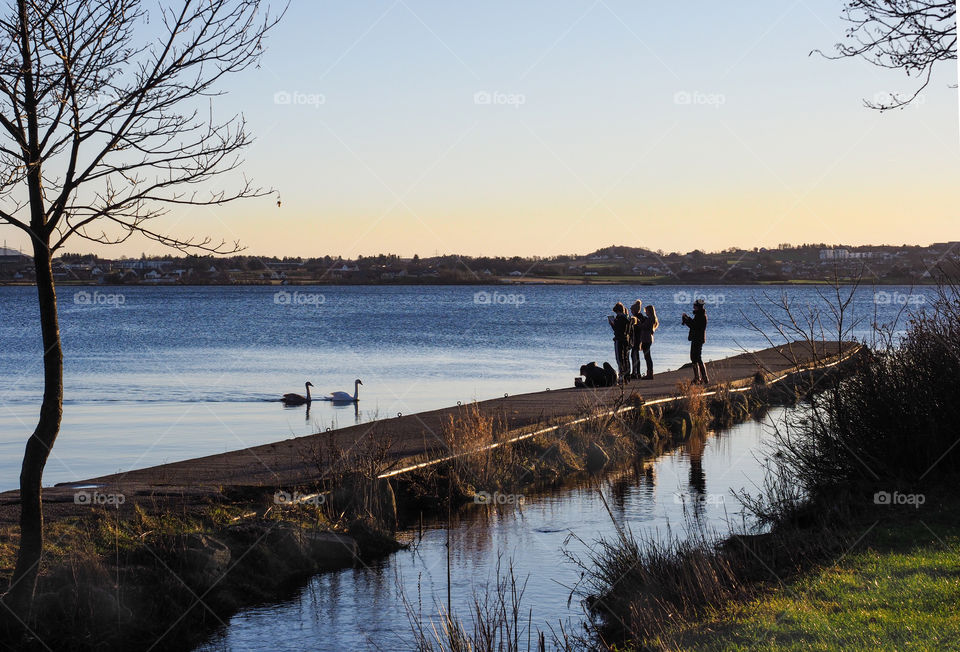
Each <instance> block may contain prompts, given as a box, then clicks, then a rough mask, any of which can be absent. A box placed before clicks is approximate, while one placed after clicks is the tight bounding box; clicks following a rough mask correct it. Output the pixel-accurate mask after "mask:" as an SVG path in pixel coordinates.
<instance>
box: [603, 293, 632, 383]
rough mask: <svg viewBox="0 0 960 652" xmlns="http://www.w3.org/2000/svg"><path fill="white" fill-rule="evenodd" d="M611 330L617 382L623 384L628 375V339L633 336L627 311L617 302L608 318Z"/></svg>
mask: <svg viewBox="0 0 960 652" xmlns="http://www.w3.org/2000/svg"><path fill="white" fill-rule="evenodd" d="M607 320H608V321H609V322H610V327H611V328H612V329H613V352H614V355H616V358H617V377H618V382H625V381H626V380H627V378H628V377H629V375H630V339H631V337H632V335H633V333H632V332H631V331H632V330H633V323H632V320H631V318H630V317H629V316H628V315H627V309H626V308H624V307H623V304H622V303H620V302H619V301H618V302H617V305H615V306H614V307H613V316H612V317H608V318H607Z"/></svg>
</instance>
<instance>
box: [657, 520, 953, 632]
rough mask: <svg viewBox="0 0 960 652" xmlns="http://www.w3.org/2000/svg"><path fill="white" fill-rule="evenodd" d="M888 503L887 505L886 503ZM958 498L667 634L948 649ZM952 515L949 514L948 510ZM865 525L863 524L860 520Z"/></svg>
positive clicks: (881, 528) (878, 530)
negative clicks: (935, 511) (942, 508)
mask: <svg viewBox="0 0 960 652" xmlns="http://www.w3.org/2000/svg"><path fill="white" fill-rule="evenodd" d="M887 509H890V508H887ZM958 511H960V510H958V509H957V508H956V505H954V506H953V507H952V509H950V510H949V511H942V512H940V514H938V515H936V518H938V520H940V521H941V522H940V523H932V522H930V523H928V522H927V521H928V520H930V519H929V515H928V514H926V513H924V514H923V515H922V516H918V515H916V514H907V513H905V514H904V515H903V516H902V517H901V518H900V519H897V520H895V521H893V522H888V523H881V524H879V525H876V527H874V528H873V529H871V530H870V533H869V534H868V535H867V536H866V537H865V538H864V539H862V540H861V541H860V543H859V544H858V545H857V548H856V550H854V551H853V552H851V553H849V554H847V555H846V556H844V557H843V558H842V559H840V561H839V562H837V563H835V564H830V565H824V566H822V567H819V568H816V569H814V570H811V571H809V572H807V573H805V574H803V575H801V576H799V577H797V578H795V579H793V580H791V581H788V582H787V583H785V584H782V585H779V586H776V587H775V588H772V589H771V590H769V592H767V593H765V594H763V595H761V596H759V597H756V598H754V599H752V600H749V601H747V602H744V603H735V604H730V605H727V606H726V607H724V608H722V609H719V610H717V611H714V612H712V613H710V614H708V615H707V616H705V617H704V618H703V619H702V620H700V621H699V622H696V623H692V624H688V625H685V626H683V627H680V628H678V629H677V630H676V631H673V632H668V633H666V634H665V635H664V636H662V637H660V638H659V639H658V640H657V641H654V645H653V647H657V646H660V647H663V648H666V649H680V650H694V649H695V650H718V651H719V650H724V651H728V650H729V651H733V650H837V649H845V650H854V649H862V650H937V649H939V650H945V649H957V648H958V645H960V617H958V608H957V605H958V604H960V525H957V519H956V516H957V515H958ZM948 515H949V519H947V518H946V517H947V516H948ZM861 525H866V526H867V527H869V524H868V523H867V524H863V523H862V524H861Z"/></svg>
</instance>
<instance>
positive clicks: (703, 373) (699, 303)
mask: <svg viewBox="0 0 960 652" xmlns="http://www.w3.org/2000/svg"><path fill="white" fill-rule="evenodd" d="M681 322H682V323H683V325H684V326H686V327H687V328H689V329H690V334H689V335H687V339H688V340H690V362H692V363H693V382H694V383H695V384H700V385H707V384H709V382H710V379H709V378H708V377H707V368H706V366H705V365H704V364H703V343H704V342H706V341H707V311H706V309H705V308H704V307H703V299H697V300H696V301H694V302H693V317H692V318H691V317H690V316H689V315H687V313H683V317H682V318H681Z"/></svg>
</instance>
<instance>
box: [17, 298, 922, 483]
mask: <svg viewBox="0 0 960 652" xmlns="http://www.w3.org/2000/svg"><path fill="white" fill-rule="evenodd" d="M781 292H787V294H788V296H789V297H790V300H791V302H792V303H793V304H794V305H796V306H810V305H815V304H818V303H820V302H821V300H820V299H819V298H818V294H817V289H816V288H814V287H789V288H778V287H758V286H749V287H730V286H717V287H687V286H684V287H670V286H657V287H629V286H555V285H537V286H501V287H496V288H494V287H467V286H456V287H450V286H444V287H419V286H403V287H399V286H394V287H345V286H334V287H330V286H324V287H296V288H294V287H286V288H278V287H63V288H60V291H59V300H60V317H61V332H62V337H63V344H64V350H65V370H64V381H65V393H64V418H63V427H62V432H61V435H60V438H59V439H58V441H57V445H56V447H55V449H54V451H53V454H52V456H51V459H50V462H49V464H48V466H47V470H46V473H45V476H44V481H45V483H46V484H52V483H55V482H64V481H72V480H78V479H83V478H89V477H92V476H95V475H101V474H106V473H113V472H117V471H122V470H128V469H132V468H140V467H145V466H150V465H154V464H160V463H163V462H169V461H175V460H179V459H184V458H190V457H195V456H199V455H207V454H212V453H219V452H224V451H228V450H234V449H238V448H243V447H246V446H251V445H256V444H261V443H265V442H270V441H275V440H277V439H282V438H285V437H291V436H299V435H304V434H308V433H312V432H318V431H320V430H323V429H325V428H328V427H336V426H338V425H339V426H343V425H350V424H353V423H355V422H357V421H361V420H367V419H371V418H375V417H377V416H392V415H395V414H396V413H398V412H402V413H404V414H409V413H413V412H418V411H423V410H428V409H433V408H440V407H445V406H448V405H452V404H455V403H456V402H457V401H464V402H466V401H471V400H475V399H476V400H482V399H487V398H493V397H496V396H501V395H503V394H504V393H510V394H514V393H520V392H529V391H534V390H542V389H544V388H546V387H552V388H556V387H565V386H569V385H570V384H572V382H573V377H574V376H575V375H576V374H577V371H578V369H579V367H580V365H581V364H583V363H585V362H588V361H590V360H597V361H598V362H599V361H603V360H611V361H612V360H613V352H612V343H611V333H610V328H609V326H608V325H607V322H606V315H607V314H610V308H611V306H612V305H613V304H614V302H616V301H617V300H622V301H624V302H627V303H629V302H631V301H632V300H633V299H635V298H637V297H641V298H642V299H643V300H644V302H645V303H653V304H654V305H655V306H656V307H657V310H658V314H659V317H660V320H661V327H660V330H659V331H658V332H657V335H656V343H655V344H654V348H653V355H654V360H655V364H656V368H657V370H664V369H667V368H677V367H678V366H680V365H681V364H683V363H684V362H685V361H686V360H687V351H688V344H687V341H686V333H687V329H686V328H685V327H683V326H681V325H680V314H681V312H683V311H684V310H686V311H688V312H689V310H690V301H691V295H693V294H702V295H705V296H706V299H707V302H708V305H707V309H708V314H709V318H710V327H709V331H708V335H707V339H708V341H707V344H706V346H705V347H704V355H705V357H706V358H708V359H717V358H721V357H725V356H728V355H730V354H733V353H738V352H740V351H742V350H744V349H748V350H753V349H759V348H763V347H765V346H767V342H766V340H765V339H764V338H763V336H762V335H760V334H759V333H757V332H754V331H752V330H751V329H749V328H748V327H747V320H753V321H754V322H757V323H762V322H763V317H762V316H761V314H760V311H759V310H758V308H757V305H756V302H760V303H761V304H764V303H766V297H768V296H773V297H776V296H779V294H780V293H781ZM930 298H932V292H931V291H930V290H923V289H919V290H911V289H910V288H894V287H884V288H880V289H879V291H878V290H876V289H874V288H861V289H860V290H859V291H858V293H857V297H856V301H855V302H854V305H853V312H854V315H855V317H856V319H857V320H858V321H859V325H858V326H857V327H856V328H855V329H854V334H856V335H859V336H861V337H868V336H869V334H870V329H871V323H872V322H873V321H875V320H878V321H880V322H888V321H892V320H893V319H895V318H896V316H897V313H898V311H899V310H900V309H901V308H902V307H903V306H904V304H909V305H910V307H916V306H917V305H918V304H920V303H921V302H922V301H926V300H929V299H930ZM878 300H879V301H878ZM768 330H772V329H768ZM41 349H42V347H41V343H40V334H39V326H38V312H37V307H36V291H35V289H34V288H32V287H0V378H2V380H0V490H6V489H11V488H15V487H16V486H17V478H18V475H19V464H20V457H21V455H22V451H23V446H24V443H25V441H26V439H27V437H28V436H29V433H30V432H32V430H33V427H34V425H35V422H36V418H37V413H38V408H39V403H40V398H41V394H42V373H41V359H40V354H41ZM356 378H361V379H362V380H363V386H362V387H361V388H360V398H361V400H360V403H359V409H358V410H357V411H355V410H354V407H353V406H347V407H343V406H335V405H333V404H330V403H322V402H319V403H318V402H314V404H313V406H312V409H311V411H310V413H309V415H308V414H307V413H306V410H305V409H304V408H303V407H299V408H285V407H283V405H281V404H280V403H279V402H277V399H279V397H280V395H281V394H283V393H286V392H298V393H299V392H302V391H303V384H304V382H305V381H307V380H309V381H311V382H312V383H313V384H314V386H315V387H314V390H315V395H320V394H325V393H328V392H331V391H336V390H345V391H351V392H352V389H353V381H354V379H356Z"/></svg>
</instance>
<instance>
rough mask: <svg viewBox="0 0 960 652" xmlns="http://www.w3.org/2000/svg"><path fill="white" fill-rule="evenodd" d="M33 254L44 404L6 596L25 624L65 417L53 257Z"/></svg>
mask: <svg viewBox="0 0 960 652" xmlns="http://www.w3.org/2000/svg"><path fill="white" fill-rule="evenodd" d="M33 251H34V267H35V269H36V274H37V294H38V298H39V303H40V328H41V331H42V333H43V403H42V404H41V406H40V419H39V421H38V422H37V427H36V430H34V431H33V435H32V436H31V437H30V439H29V440H28V441H27V448H26V452H25V453H24V456H23V466H22V467H21V469H20V501H21V507H20V550H19V554H18V556H17V565H16V568H15V569H14V572H13V579H12V580H11V584H10V590H9V592H8V593H7V596H6V600H7V606H9V607H10V608H11V609H12V610H13V611H14V612H15V613H16V614H17V615H18V616H19V618H20V619H22V620H24V621H25V620H26V619H27V617H28V616H29V610H30V606H31V603H32V601H33V594H34V591H35V590H36V585H37V575H38V573H39V570H40V556H41V553H42V551H43V503H42V494H41V492H42V488H41V487H42V485H41V482H42V479H43V469H44V467H45V466H46V464H47V459H48V458H49V457H50V450H51V449H52V448H53V443H54V441H55V440H56V439H57V435H58V434H59V432H60V418H61V415H62V413H63V350H62V348H61V346H60V324H59V319H58V317H57V295H56V290H55V289H54V284H53V269H52V266H51V256H50V252H49V250H48V249H47V247H46V245H45V244H44V243H42V242H38V241H36V240H35V241H34V247H33Z"/></svg>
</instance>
